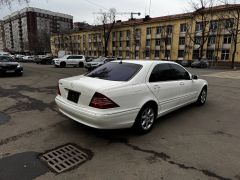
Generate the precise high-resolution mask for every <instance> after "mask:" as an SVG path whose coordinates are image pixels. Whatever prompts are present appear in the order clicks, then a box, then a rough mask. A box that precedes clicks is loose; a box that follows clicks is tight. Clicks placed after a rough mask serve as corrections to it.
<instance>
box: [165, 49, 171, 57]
mask: <svg viewBox="0 0 240 180" xmlns="http://www.w3.org/2000/svg"><path fill="white" fill-rule="evenodd" d="M165 57H166V58H167V59H168V58H169V57H170V50H166V51H165Z"/></svg>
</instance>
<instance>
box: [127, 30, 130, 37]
mask: <svg viewBox="0 0 240 180" xmlns="http://www.w3.org/2000/svg"><path fill="white" fill-rule="evenodd" d="M127 38H130V31H129V30H127Z"/></svg>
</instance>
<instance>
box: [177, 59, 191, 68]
mask: <svg viewBox="0 0 240 180" xmlns="http://www.w3.org/2000/svg"><path fill="white" fill-rule="evenodd" d="M179 64H181V65H182V66H183V67H191V61H190V60H182V61H180V62H179Z"/></svg>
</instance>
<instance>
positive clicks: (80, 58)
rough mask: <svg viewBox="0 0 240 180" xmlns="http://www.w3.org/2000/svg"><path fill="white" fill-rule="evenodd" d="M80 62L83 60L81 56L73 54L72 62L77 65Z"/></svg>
mask: <svg viewBox="0 0 240 180" xmlns="http://www.w3.org/2000/svg"><path fill="white" fill-rule="evenodd" d="M80 62H83V56H75V57H74V64H75V65H77V66H78V65H79V63H80Z"/></svg>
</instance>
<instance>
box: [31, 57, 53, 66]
mask: <svg viewBox="0 0 240 180" xmlns="http://www.w3.org/2000/svg"><path fill="white" fill-rule="evenodd" d="M35 62H36V63H37V64H52V63H53V58H52V57H50V56H45V57H41V58H40V57H39V58H37V59H36V60H35Z"/></svg>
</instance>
